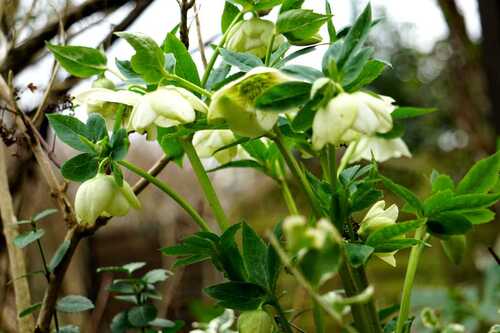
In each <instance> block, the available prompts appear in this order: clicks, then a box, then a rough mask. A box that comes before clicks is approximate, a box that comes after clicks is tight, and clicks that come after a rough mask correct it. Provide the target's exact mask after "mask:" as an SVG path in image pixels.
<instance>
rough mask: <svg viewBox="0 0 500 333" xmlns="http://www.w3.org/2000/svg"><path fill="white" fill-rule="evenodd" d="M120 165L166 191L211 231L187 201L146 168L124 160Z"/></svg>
mask: <svg viewBox="0 0 500 333" xmlns="http://www.w3.org/2000/svg"><path fill="white" fill-rule="evenodd" d="M118 163H119V164H120V165H122V166H124V167H125V168H127V169H129V170H130V171H132V172H133V173H135V174H137V175H139V176H141V177H142V178H144V179H146V180H147V181H149V182H150V183H151V184H153V185H155V186H156V187H157V188H159V189H160V190H161V191H163V192H164V193H166V194H167V195H168V196H169V197H171V198H172V199H173V200H174V201H175V202H177V203H178V204H179V206H181V207H182V208H183V209H184V210H185V211H186V212H187V213H188V214H189V216H191V217H192V218H193V220H194V222H195V223H196V224H198V226H199V227H200V228H201V229H202V230H203V231H211V230H210V227H209V226H208V224H207V222H205V220H204V219H203V218H202V217H201V216H200V214H198V212H197V211H196V209H194V208H193V206H191V205H190V204H189V202H187V201H186V199H184V198H183V197H182V196H181V195H179V194H178V193H177V192H175V191H174V190H173V189H172V188H171V187H170V186H169V185H168V184H166V183H165V182H163V181H161V180H159V179H158V178H156V177H154V176H152V175H150V174H149V173H148V172H147V171H146V170H144V169H141V168H139V167H138V166H136V165H134V164H132V163H130V162H127V161H125V160H121V161H119V162H118Z"/></svg>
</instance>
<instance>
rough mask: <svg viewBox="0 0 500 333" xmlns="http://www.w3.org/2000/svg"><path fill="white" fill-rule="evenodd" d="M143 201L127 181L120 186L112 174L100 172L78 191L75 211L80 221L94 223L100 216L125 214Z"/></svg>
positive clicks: (137, 207)
mask: <svg viewBox="0 0 500 333" xmlns="http://www.w3.org/2000/svg"><path fill="white" fill-rule="evenodd" d="M131 207H132V208H135V209H139V208H140V207H141V203H140V202H139V199H137V197H136V196H135V194H134V192H133V191H132V188H131V187H130V185H129V184H128V183H127V182H125V181H124V182H123V186H119V185H118V184H117V183H116V181H115V179H114V177H113V176H111V175H104V174H98V175H97V176H95V177H94V178H92V179H89V180H87V181H85V182H84V183H83V184H82V185H80V187H79V188H78V191H77V192H76V196H75V212H76V216H77V218H78V221H79V223H81V224H88V225H93V224H94V222H95V220H96V219H97V218H98V217H99V216H124V215H127V214H128V211H129V210H130V208H131Z"/></svg>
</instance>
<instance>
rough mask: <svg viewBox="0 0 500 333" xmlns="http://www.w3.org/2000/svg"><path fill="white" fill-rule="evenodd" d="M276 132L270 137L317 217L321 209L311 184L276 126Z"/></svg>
mask: <svg viewBox="0 0 500 333" xmlns="http://www.w3.org/2000/svg"><path fill="white" fill-rule="evenodd" d="M276 133H277V134H276V136H274V137H273V138H272V139H273V140H274V142H275V143H276V145H277V146H278V149H279V150H280V152H281V155H283V158H284V159H285V162H286V164H287V165H288V167H289V168H290V171H291V172H292V174H293V175H294V177H296V178H297V179H298V181H299V183H300V186H301V187H302V190H303V191H304V193H305V194H306V197H307V200H309V204H310V205H311V208H312V210H313V213H314V215H315V216H316V218H319V217H320V216H321V209H320V208H319V205H318V203H317V201H316V198H315V196H314V193H313V190H312V188H311V184H309V181H308V180H307V178H306V175H305V174H304V172H303V171H302V168H301V167H300V165H299V162H297V160H296V159H295V157H294V156H293V155H292V154H291V153H290V151H289V150H288V149H287V147H286V145H285V143H284V142H283V138H282V136H281V133H279V130H278V129H277V128H276Z"/></svg>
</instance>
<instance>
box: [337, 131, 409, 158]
mask: <svg viewBox="0 0 500 333" xmlns="http://www.w3.org/2000/svg"><path fill="white" fill-rule="evenodd" d="M372 156H373V158H375V160H376V161H378V162H385V161H387V160H389V159H391V158H400V157H403V156H404V157H411V153H410V151H409V150H408V146H407V145H406V143H405V142H404V141H403V140H402V139H401V138H396V139H390V140H387V139H384V138H379V137H376V136H362V137H361V138H360V139H359V140H358V141H354V142H351V144H349V147H348V148H347V150H346V152H345V153H344V156H343V157H342V160H343V161H342V163H343V164H346V165H347V164H349V163H354V162H357V161H360V160H367V161H371V160H372Z"/></svg>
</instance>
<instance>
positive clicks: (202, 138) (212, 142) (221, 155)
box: [193, 130, 239, 164]
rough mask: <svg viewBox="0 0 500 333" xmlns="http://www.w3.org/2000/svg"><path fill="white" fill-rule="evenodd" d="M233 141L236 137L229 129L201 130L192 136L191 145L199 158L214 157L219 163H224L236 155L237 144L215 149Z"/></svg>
mask: <svg viewBox="0 0 500 333" xmlns="http://www.w3.org/2000/svg"><path fill="white" fill-rule="evenodd" d="M235 141H236V137H235V136H234V134H233V132H231V131H230V130H202V131H198V132H196V133H195V134H194V136H193V146H194V148H195V149H196V152H197V153H198V155H199V156H200V157H201V158H210V157H214V158H215V159H216V160H217V162H219V163H220V164H226V163H228V162H230V161H232V160H233V159H234V158H235V157H236V156H237V155H238V150H239V148H238V146H232V147H229V148H226V149H224V150H221V151H217V150H218V149H220V148H222V147H224V146H227V145H230V144H231V143H233V142H235Z"/></svg>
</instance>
